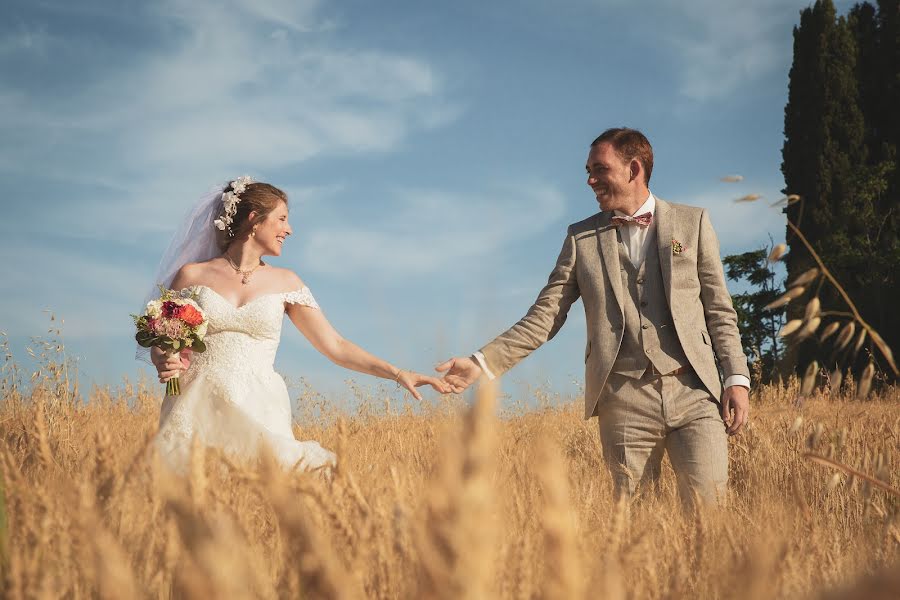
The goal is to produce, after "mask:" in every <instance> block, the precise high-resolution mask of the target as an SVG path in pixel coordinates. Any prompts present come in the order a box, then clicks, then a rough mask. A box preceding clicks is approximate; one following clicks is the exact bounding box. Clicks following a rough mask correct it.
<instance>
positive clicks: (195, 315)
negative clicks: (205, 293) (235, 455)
mask: <svg viewBox="0 0 900 600" xmlns="http://www.w3.org/2000/svg"><path fill="white" fill-rule="evenodd" d="M180 308H181V310H180V311H179V312H178V315H177V316H178V318H179V319H181V320H182V321H184V322H185V323H186V324H187V325H190V326H191V327H196V326H197V325H199V324H200V323H202V322H203V315H201V314H200V311H198V310H197V309H196V308H194V307H193V306H191V305H190V304H185V305H183V306H181V307H180Z"/></svg>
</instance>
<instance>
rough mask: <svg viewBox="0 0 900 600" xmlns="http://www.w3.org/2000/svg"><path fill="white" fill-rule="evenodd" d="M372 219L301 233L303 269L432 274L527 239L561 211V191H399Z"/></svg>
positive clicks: (512, 188)
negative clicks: (378, 216)
mask: <svg viewBox="0 0 900 600" xmlns="http://www.w3.org/2000/svg"><path fill="white" fill-rule="evenodd" d="M384 208H385V211H384V212H385V214H386V215H389V216H388V217H387V218H385V219H384V220H381V221H378V222H371V221H368V222H366V223H365V226H364V227H361V226H359V225H357V224H354V223H350V224H346V223H342V222H337V221H335V222H333V223H331V224H330V225H326V226H323V227H320V228H318V229H313V230H312V231H310V232H309V233H308V234H305V235H304V238H305V240H306V246H305V248H304V252H303V254H304V258H305V260H304V264H305V265H306V268H307V269H309V270H313V271H317V272H320V273H324V274H329V273H340V274H341V277H345V276H347V275H350V274H359V273H375V274H378V275H411V274H416V275H419V274H426V273H437V272H439V271H441V270H442V269H445V268H447V267H451V266H453V265H456V264H459V261H464V262H465V261H470V260H472V259H478V260H480V261H484V260H485V259H486V258H487V257H489V256H490V255H491V254H492V253H494V252H496V251H497V250H499V249H501V248H504V247H507V246H509V245H510V244H514V243H516V242H521V241H523V240H527V239H528V238H530V237H532V236H535V235H537V234H539V233H541V232H542V231H543V230H544V229H546V228H547V227H549V226H551V225H553V223H555V222H556V221H558V220H559V219H560V218H561V217H562V216H563V214H564V212H565V201H564V199H563V196H562V194H561V193H559V192H558V191H557V190H556V189H555V188H553V187H552V186H549V185H546V184H540V183H535V184H531V185H517V186H496V187H495V188H494V189H493V190H492V191H491V193H489V194H485V193H480V194H471V195H469V194H465V195H464V194H462V193H456V194H453V193H445V192H436V191H432V190H423V189H400V190H398V191H397V192H396V193H395V194H393V200H387V201H386V202H385V203H384Z"/></svg>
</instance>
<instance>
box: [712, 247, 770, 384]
mask: <svg viewBox="0 0 900 600" xmlns="http://www.w3.org/2000/svg"><path fill="white" fill-rule="evenodd" d="M768 255H769V250H768V249H766V248H761V249H759V250H752V251H750V252H744V253H743V254H732V255H730V256H726V257H725V258H724V259H723V260H722V262H723V264H724V266H725V274H726V276H727V277H728V279H730V280H732V281H741V280H744V281H746V282H747V283H748V284H749V285H750V286H751V288H750V290H749V291H747V292H743V293H740V294H732V296H731V300H732V302H733V303H734V310H735V312H737V317H738V328H739V329H740V331H741V342H742V343H743V346H744V352H745V353H746V354H747V356H748V357H750V360H751V363H752V364H753V365H754V369H753V371H754V373H758V374H759V377H760V379H761V382H760V383H770V382H772V381H773V380H774V379H776V378H777V375H778V365H779V362H780V360H781V355H782V347H781V343H780V340H779V338H778V330H779V329H781V326H782V325H783V323H784V311H783V310H766V309H765V306H766V305H767V304H769V303H770V302H772V301H773V300H775V298H777V297H778V296H779V295H780V294H781V292H780V290H779V288H780V284H779V282H777V281H776V273H775V271H774V270H773V269H772V268H771V266H770V264H769V261H768V260H767V256H768Z"/></svg>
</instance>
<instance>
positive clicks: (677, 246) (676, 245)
mask: <svg viewBox="0 0 900 600" xmlns="http://www.w3.org/2000/svg"><path fill="white" fill-rule="evenodd" d="M684 251H685V247H684V245H683V244H682V243H681V242H679V241H678V240H676V239H675V238H672V254H673V255H675V256H678V255H679V254H681V253H682V252H684Z"/></svg>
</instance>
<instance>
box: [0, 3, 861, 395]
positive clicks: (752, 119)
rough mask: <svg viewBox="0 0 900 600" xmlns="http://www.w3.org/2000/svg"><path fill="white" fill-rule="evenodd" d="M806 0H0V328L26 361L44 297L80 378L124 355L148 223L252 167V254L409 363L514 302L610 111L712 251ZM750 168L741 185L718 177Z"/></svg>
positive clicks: (287, 347) (151, 235)
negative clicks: (259, 223)
mask: <svg viewBox="0 0 900 600" xmlns="http://www.w3.org/2000/svg"><path fill="white" fill-rule="evenodd" d="M808 4H809V3H808V2H804V1H796V2H795V1H788V0H758V1H755V2H746V1H742V0H715V1H713V0H694V1H692V2H687V3H685V2H676V1H674V0H648V1H646V2H640V3H635V2H625V1H624V0H609V1H606V2H588V1H582V0H561V1H557V2H538V1H530V0H526V1H522V2H494V3H491V2H489V3H484V2H468V1H457V2H445V3H444V2H441V3H439V2H422V3H414V2H393V1H389V0H388V1H384V2H377V3H373V2H364V1H361V0H356V1H347V2H335V3H329V2H315V1H290V0H224V1H219V2H212V1H208V0H147V1H142V2H137V1H134V0H131V1H127V2H121V1H119V2H112V1H108V0H83V1H80V2H68V1H45V0H11V2H9V1H8V2H7V3H6V6H7V10H6V11H5V14H6V26H5V27H4V28H3V31H2V33H0V81H2V84H0V139H2V143H0V176H2V178H3V182H4V184H3V188H4V193H3V195H2V203H3V213H4V219H2V221H0V233H2V235H0V247H2V255H3V257H4V259H3V261H2V263H0V330H2V331H5V332H6V333H7V334H8V336H9V338H10V342H11V347H12V350H13V353H14V355H15V356H16V359H17V360H19V361H20V362H21V363H23V364H27V361H26V359H27V356H26V353H25V347H26V345H27V344H28V343H29V339H30V337H31V336H40V335H42V334H44V332H46V330H47V328H48V325H49V319H48V315H47V313H45V312H44V310H51V311H53V312H54V313H55V314H56V315H57V316H58V317H61V318H63V319H64V320H65V325H64V334H65V338H66V342H67V345H68V348H69V351H70V352H71V353H72V354H73V355H75V356H77V357H78V358H79V369H80V373H81V381H82V384H83V385H84V384H90V383H97V384H101V385H104V384H113V385H115V384H117V383H119V382H120V381H121V380H122V377H123V376H128V377H132V378H133V377H136V376H137V374H138V372H139V371H140V369H141V368H145V370H146V367H145V366H144V367H142V364H141V363H138V362H136V361H134V360H133V342H132V324H131V320H130V318H129V317H128V315H129V313H132V312H136V311H137V310H138V309H139V308H140V302H141V299H142V297H143V296H144V294H145V292H146V291H147V289H148V284H151V283H152V281H151V280H152V277H153V273H154V271H155V269H156V265H157V262H158V260H159V257H160V255H161V253H162V250H163V249H164V247H165V245H166V244H167V241H168V237H169V236H170V235H171V234H172V232H173V230H174V228H175V226H176V224H177V223H178V222H180V219H181V218H182V216H183V214H184V212H185V211H186V210H187V209H188V208H189V207H190V206H191V205H192V203H193V202H194V201H195V200H196V198H198V197H199V196H200V195H201V194H203V193H204V192H205V191H206V190H207V189H208V188H209V187H210V186H211V185H213V184H215V183H219V182H223V181H226V180H228V179H230V178H233V177H235V176H238V175H242V174H250V175H252V176H254V178H255V179H257V180H264V181H270V182H272V183H274V184H275V185H278V186H279V187H281V188H283V189H284V190H286V191H287V192H288V194H289V196H290V198H291V203H292V205H291V221H292V225H293V227H294V231H295V235H294V236H292V238H291V239H290V240H289V242H288V244H286V246H285V250H284V253H283V255H282V256H281V257H280V258H277V259H274V260H273V263H274V264H277V265H279V266H284V267H289V268H292V269H294V270H296V271H297V272H298V273H299V274H300V276H301V277H302V278H303V279H304V280H305V281H306V282H307V284H308V285H309V286H310V288H311V289H312V291H313V293H314V294H315V295H316V297H317V299H318V300H319V302H320V303H321V304H322V306H323V308H324V309H325V311H326V314H327V315H328V317H329V318H330V320H331V321H332V323H334V324H335V326H336V327H337V328H338V330H339V331H341V332H342V333H343V334H344V335H345V336H346V337H348V338H349V339H352V340H354V341H356V342H357V343H359V344H360V345H362V346H363V347H365V348H367V349H369V350H371V351H372V352H374V353H376V354H378V355H380V356H383V357H385V358H387V359H389V360H391V361H392V362H394V363H395V364H397V365H400V366H402V367H406V368H414V369H418V370H423V371H427V370H429V369H431V368H432V367H433V365H434V364H436V363H437V362H439V361H440V360H441V359H443V358H446V357H448V356H451V355H454V354H460V353H466V354H467V353H470V352H472V351H473V350H475V349H477V348H478V347H480V346H481V345H482V344H483V343H485V342H487V341H489V340H490V339H491V338H492V337H493V336H494V335H496V334H498V333H500V332H501V331H503V330H504V329H505V328H506V327H507V326H509V325H510V324H512V323H513V322H515V321H516V320H517V319H518V318H519V317H520V316H521V315H522V314H524V312H525V310H526V309H527V308H528V306H529V305H530V304H531V302H532V300H533V299H534V297H535V296H536V294H537V292H538V291H539V290H540V288H541V286H542V285H543V284H544V282H545V281H546V277H547V275H548V273H549V272H550V270H551V268H552V266H553V264H554V262H555V258H556V255H557V253H558V251H559V247H560V245H561V243H562V239H563V236H564V234H565V231H566V226H567V224H568V223H570V222H573V221H576V220H580V219H582V218H584V217H586V216H588V215H590V214H593V213H594V212H596V210H597V208H596V202H595V200H594V198H593V195H592V193H591V191H590V190H589V188H588V187H587V186H586V185H585V182H584V161H585V157H586V155H587V148H588V146H589V144H590V142H591V140H593V138H594V137H596V136H597V135H598V134H599V133H600V132H601V131H603V130H604V129H606V128H607V127H611V126H620V125H628V126H632V127H637V128H639V129H641V130H643V131H644V132H645V133H646V134H647V136H648V137H649V138H650V141H651V142H652V143H653V146H654V151H655V156H656V164H655V168H654V171H653V179H652V181H651V189H652V191H653V192H654V193H656V194H657V195H659V196H661V197H663V198H666V199H669V200H673V201H678V202H684V203H688V204H694V205H699V206H704V207H707V208H709V210H710V212H711V215H712V220H713V224H714V225H715V227H716V229H717V231H718V233H719V236H720V239H721V244H722V252H723V254H728V253H735V252H741V251H745V250H750V249H754V248H758V247H760V246H762V245H764V244H767V243H768V242H769V236H770V235H771V236H772V237H773V238H774V239H775V240H776V241H777V240H779V239H781V238H783V235H784V225H783V220H782V216H781V214H780V213H779V212H778V211H777V210H776V209H770V208H767V203H770V202H774V201H775V200H777V199H778V198H779V197H780V196H781V194H780V189H781V187H782V186H783V179H782V177H781V173H780V170H779V166H780V162H781V154H780V150H781V144H782V130H783V119H784V112H783V111H784V104H785V101H786V95H787V74H788V70H789V68H790V62H791V45H792V36H791V30H792V27H793V26H794V25H795V24H796V23H797V22H798V21H799V12H800V10H801V9H802V8H804V7H805V6H807V5H808ZM849 5H850V3H848V2H839V3H838V9H839V10H841V11H845V10H846V9H847V8H848V7H849ZM735 173H739V174H741V175H743V177H744V180H743V181H742V182H740V183H736V184H735V183H723V182H721V181H720V178H721V177H722V176H725V175H729V174H735ZM749 193H759V194H762V195H763V198H764V201H766V203H763V202H762V201H761V202H760V203H755V204H754V203H750V204H735V203H734V202H733V200H734V199H735V198H737V197H739V196H742V195H744V194H749ZM735 289H737V288H735ZM583 323H584V315H583V309H582V307H581V304H580V303H579V304H578V305H576V306H575V307H573V310H572V312H571V313H570V318H569V322H568V323H567V324H566V326H565V327H564V329H563V331H562V332H561V333H560V334H559V336H557V338H556V339H555V340H553V341H552V342H550V343H549V344H548V345H546V346H544V347H543V348H541V349H540V350H538V351H537V352H536V353H535V354H533V355H532V356H531V357H530V358H529V359H527V360H526V361H524V362H523V363H522V364H521V365H520V366H519V367H517V368H516V370H514V371H512V372H511V373H510V374H509V375H507V376H506V377H505V378H504V390H505V391H507V392H509V393H511V394H512V395H514V396H516V395H521V394H522V393H524V389H525V387H527V386H546V387H549V388H550V389H551V390H553V391H557V392H560V393H564V394H568V393H573V392H575V391H576V390H577V382H580V381H581V379H582V369H583V365H582V362H581V360H580V358H581V356H582V349H583V345H584V325H583ZM282 340H283V341H282V348H281V351H280V353H279V356H278V359H277V362H276V367H277V368H278V369H279V370H280V371H281V372H282V373H284V374H286V375H288V376H289V377H291V378H297V377H301V376H302V377H304V378H305V379H306V381H307V382H308V383H309V385H311V386H312V387H313V388H314V389H316V390H319V391H323V392H325V393H328V394H332V395H334V397H335V398H338V397H346V396H349V391H348V389H347V386H346V385H345V383H344V380H345V379H347V378H349V377H351V376H352V377H353V378H354V379H356V380H357V381H359V382H360V383H363V384H366V385H368V384H373V383H374V380H372V379H371V378H368V377H366V376H361V375H355V374H351V373H349V372H347V371H343V370H341V369H338V368H337V367H334V366H332V365H330V364H329V363H328V362H327V361H326V360H325V359H324V358H323V357H321V356H319V355H318V354H317V353H316V352H315V351H314V350H312V349H311V347H310V346H309V344H308V343H307V342H306V341H305V340H304V339H303V338H302V336H301V335H300V334H299V333H298V332H296V331H295V330H293V329H292V328H291V326H290V323H289V322H286V324H285V331H284V335H283V338H282Z"/></svg>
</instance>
